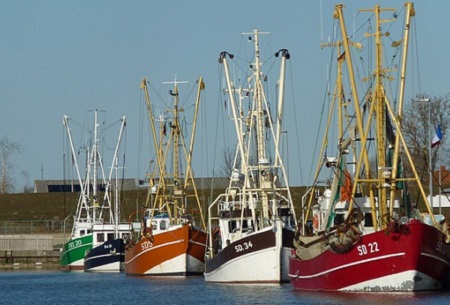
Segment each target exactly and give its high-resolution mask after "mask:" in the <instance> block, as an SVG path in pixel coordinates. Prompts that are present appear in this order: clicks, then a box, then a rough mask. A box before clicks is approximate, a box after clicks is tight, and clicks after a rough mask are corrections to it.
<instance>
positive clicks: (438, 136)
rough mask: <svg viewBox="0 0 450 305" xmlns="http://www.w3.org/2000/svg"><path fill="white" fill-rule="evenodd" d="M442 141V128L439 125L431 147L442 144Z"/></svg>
mask: <svg viewBox="0 0 450 305" xmlns="http://www.w3.org/2000/svg"><path fill="white" fill-rule="evenodd" d="M441 140H442V132H441V126H439V125H438V127H437V128H436V133H435V134H434V137H433V140H431V147H432V148H433V147H435V146H436V145H439V144H441Z"/></svg>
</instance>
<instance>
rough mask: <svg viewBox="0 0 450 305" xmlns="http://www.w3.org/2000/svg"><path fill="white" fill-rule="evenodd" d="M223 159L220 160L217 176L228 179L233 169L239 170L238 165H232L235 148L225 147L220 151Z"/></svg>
mask: <svg viewBox="0 0 450 305" xmlns="http://www.w3.org/2000/svg"><path fill="white" fill-rule="evenodd" d="M222 153H223V155H222V156H223V159H222V162H223V163H222V167H221V168H220V171H219V175H220V176H221V177H230V176H231V173H232V171H233V169H234V168H235V167H236V168H239V166H240V163H239V160H238V163H237V164H236V165H235V164H234V159H235V156H236V148H235V147H227V148H224V149H223V150H222Z"/></svg>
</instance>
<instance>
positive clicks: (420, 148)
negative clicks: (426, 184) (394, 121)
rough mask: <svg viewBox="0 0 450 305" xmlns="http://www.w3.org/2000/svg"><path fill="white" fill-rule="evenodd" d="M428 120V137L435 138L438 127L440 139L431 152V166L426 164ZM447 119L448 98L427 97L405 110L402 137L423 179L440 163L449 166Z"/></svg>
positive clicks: (449, 152)
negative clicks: (440, 134)
mask: <svg viewBox="0 0 450 305" xmlns="http://www.w3.org/2000/svg"><path fill="white" fill-rule="evenodd" d="M425 97H426V96H425ZM423 98H424V96H421V97H420V99H421V100H423ZM426 98H428V97H426ZM429 107H431V109H430V108H429ZM430 117H431V133H432V134H431V137H433V136H434V134H435V130H436V128H437V126H439V127H440V129H441V132H442V136H443V140H442V141H441V144H440V145H439V146H436V147H434V148H432V149H431V157H432V158H431V160H432V161H431V166H430V164H429V147H430V145H431V143H430V142H429V134H428V133H429V123H430V122H429V118H430ZM449 119H450V95H446V96H445V97H440V96H438V97H433V98H430V101H429V102H424V101H423V102H420V101H419V98H417V99H416V100H414V101H411V103H410V104H409V107H406V109H405V112H404V116H403V122H402V127H403V128H402V130H403V135H404V137H405V140H406V143H407V145H408V148H409V152H410V153H411V156H412V159H413V161H414V166H415V167H416V170H417V171H418V174H419V176H420V177H422V178H423V180H426V179H428V175H429V169H430V168H431V169H432V170H433V171H434V170H436V169H437V167H438V164H439V163H446V164H450V163H449V162H450V150H449V148H448V145H446V144H447V143H446V141H445V139H446V135H447V134H448V131H449V127H450V121H449ZM449 143H450V142H449ZM405 165H406V164H405ZM406 170H410V168H408V167H406Z"/></svg>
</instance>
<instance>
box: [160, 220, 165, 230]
mask: <svg viewBox="0 0 450 305" xmlns="http://www.w3.org/2000/svg"><path fill="white" fill-rule="evenodd" d="M159 229H160V230H166V229H167V223H166V221H164V220H161V222H160V223H159Z"/></svg>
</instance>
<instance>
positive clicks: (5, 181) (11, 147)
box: [0, 137, 22, 194]
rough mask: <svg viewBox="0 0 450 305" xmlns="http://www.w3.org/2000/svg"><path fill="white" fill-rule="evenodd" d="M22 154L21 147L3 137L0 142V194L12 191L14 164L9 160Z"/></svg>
mask: <svg viewBox="0 0 450 305" xmlns="http://www.w3.org/2000/svg"><path fill="white" fill-rule="evenodd" d="M21 152H22V147H21V146H20V145H19V144H17V143H15V142H11V141H9V140H8V138H7V137H3V138H2V139H1V140H0V179H1V180H0V194H6V193H12V192H13V191H14V179H13V174H12V173H13V171H14V163H13V161H12V160H11V158H12V157H13V156H14V155H15V154H18V153H21Z"/></svg>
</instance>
